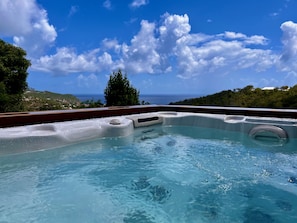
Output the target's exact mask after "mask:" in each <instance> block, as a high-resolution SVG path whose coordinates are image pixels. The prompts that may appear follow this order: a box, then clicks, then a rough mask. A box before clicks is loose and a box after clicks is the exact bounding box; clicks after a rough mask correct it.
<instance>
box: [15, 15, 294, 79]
mask: <svg viewBox="0 0 297 223" xmlns="http://www.w3.org/2000/svg"><path fill="white" fill-rule="evenodd" d="M47 24H48V23H47ZM157 24H160V25H157ZM281 29H282V31H283V33H284V34H283V46H284V48H283V52H282V55H281V56H280V55H278V54H276V53H274V52H273V51H271V50H270V49H264V47H265V46H266V45H267V44H268V43H269V40H268V39H267V38H265V37H264V36H261V35H252V36H247V35H246V34H243V33H236V32H232V31H226V32H224V33H219V34H216V35H206V34H203V33H191V25H190V23H189V17H188V15H186V14H185V15H170V14H168V13H166V14H164V15H163V16H162V17H161V21H160V22H159V23H151V22H149V21H146V20H143V21H141V28H140V30H139V32H138V33H137V34H136V35H135V36H133V38H132V39H131V41H130V42H129V43H119V42H118V40H117V39H104V40H102V43H101V46H100V48H98V49H94V50H90V51H88V52H82V53H77V52H76V51H75V49H72V48H66V47H62V48H58V49H57V51H56V53H55V54H53V55H45V56H42V57H40V58H39V59H36V60H33V61H32V64H33V67H32V68H33V69H35V70H41V71H45V72H51V73H54V74H56V75H66V74H69V73H82V72H92V73H95V72H103V71H104V72H110V71H114V70H116V69H119V68H120V69H123V70H125V71H126V72H127V73H129V74H130V73H131V74H138V73H149V74H160V73H168V72H175V74H176V75H178V77H180V78H184V79H189V78H195V77H197V76H199V75H208V74H218V73H220V74H224V75H227V74H228V73H231V72H233V73H234V72H237V71H242V70H251V71H255V72H262V71H267V70H269V69H271V68H276V67H277V66H276V65H278V66H279V67H280V68H281V71H285V72H297V65H296V63H295V61H296V60H297V24H295V23H293V22H285V23H283V24H282V26H281ZM16 41H17V40H16ZM18 41H19V42H21V41H22V39H21V38H20V39H19V40H18ZM250 45H252V47H250ZM279 59H281V60H279Z"/></svg>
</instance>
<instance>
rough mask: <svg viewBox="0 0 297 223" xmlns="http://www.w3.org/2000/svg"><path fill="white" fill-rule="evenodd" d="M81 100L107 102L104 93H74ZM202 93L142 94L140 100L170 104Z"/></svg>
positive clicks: (197, 96) (200, 95) (157, 103)
mask: <svg viewBox="0 0 297 223" xmlns="http://www.w3.org/2000/svg"><path fill="white" fill-rule="evenodd" d="M73 95H74V96H75V97H77V98H78V99H79V100H80V101H81V102H83V101H87V100H93V101H98V100H100V101H101V102H102V103H105V98H104V94H73ZM202 96H204V95H202V94H141V95H139V102H140V103H142V102H144V103H149V104H156V105H168V104H170V103H171V102H177V101H183V100H186V99H190V98H199V97H202Z"/></svg>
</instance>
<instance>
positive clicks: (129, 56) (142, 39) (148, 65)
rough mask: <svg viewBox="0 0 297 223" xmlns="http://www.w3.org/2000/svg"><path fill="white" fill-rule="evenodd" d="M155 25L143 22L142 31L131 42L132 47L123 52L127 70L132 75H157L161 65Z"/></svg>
mask: <svg viewBox="0 0 297 223" xmlns="http://www.w3.org/2000/svg"><path fill="white" fill-rule="evenodd" d="M154 31H155V24H153V23H149V22H148V21H145V20H144V21H142V22H141V30H140V31H139V33H138V34H137V35H136V36H134V37H133V39H132V40H131V45H130V46H129V47H128V48H125V50H124V51H123V60H124V61H125V69H126V70H127V71H128V72H129V71H130V72H131V73H155V66H158V64H159V60H160V58H159V54H158V52H157V49H156V48H157V44H158V43H157V39H156V38H155V37H154Z"/></svg>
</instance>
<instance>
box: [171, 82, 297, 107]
mask: <svg viewBox="0 0 297 223" xmlns="http://www.w3.org/2000/svg"><path fill="white" fill-rule="evenodd" d="M170 104H171V105H197V106H198V105H200V106H202V105H203V106H234V107H249V108H260V107H261V108H297V85H295V86H293V87H291V88H289V87H287V86H284V87H281V88H275V89H269V90H264V89H260V88H254V87H253V86H251V85H249V86H246V87H245V88H243V89H234V90H225V91H221V92H219V93H215V94H212V95H208V96H204V97H200V98H192V99H187V100H183V101H178V102H173V103H170Z"/></svg>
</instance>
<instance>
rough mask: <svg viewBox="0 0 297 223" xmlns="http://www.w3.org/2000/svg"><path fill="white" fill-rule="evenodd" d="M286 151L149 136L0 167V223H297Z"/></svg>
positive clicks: (235, 139) (293, 164) (179, 135)
mask: <svg viewBox="0 0 297 223" xmlns="http://www.w3.org/2000/svg"><path fill="white" fill-rule="evenodd" d="M210 136H212V139H210ZM287 147H288V148H287ZM292 148H293V146H289V145H284V146H278V147H270V146H269V145H268V144H267V145H264V146H259V145H258V144H257V143H254V142H251V141H250V139H249V138H247V137H246V136H244V135H242V134H239V133H230V132H223V131H218V130H210V129H202V128H196V127H161V126H153V127H149V128H143V129H137V130H136V131H135V134H133V135H132V136H129V137H125V138H109V139H98V140H93V141H89V142H83V143H80V144H76V145H72V146H67V147H62V148H57V149H52V150H47V151H39V152H33V153H26V154H18V155H11V156H4V157H0V163H1V165H0V182H1V184H0V222H1V223H4V222H13V223H14V222H38V223H43V222H46V223H49V222H55V223H56V222H61V223H63V222H74V223H75V222H87V223H88V222H125V223H127V222H130V223H134V222H146V223H148V222H158V223H159V222H166V223H167V222H179V223H180V222H245V223H247V222H290V223H291V222H297V151H295V150H294V149H292Z"/></svg>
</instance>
